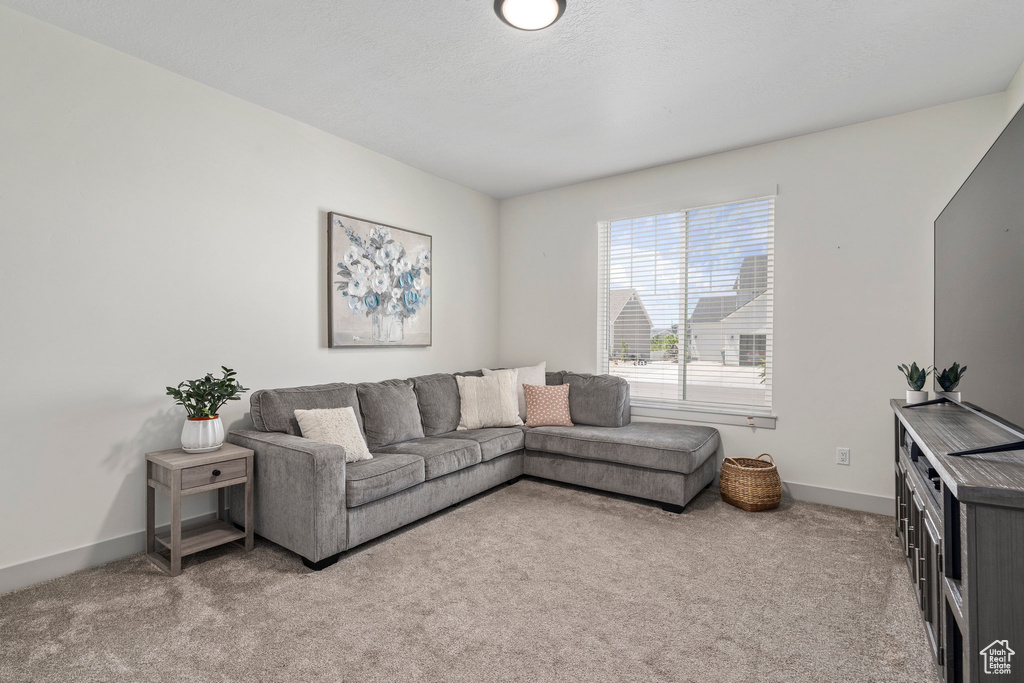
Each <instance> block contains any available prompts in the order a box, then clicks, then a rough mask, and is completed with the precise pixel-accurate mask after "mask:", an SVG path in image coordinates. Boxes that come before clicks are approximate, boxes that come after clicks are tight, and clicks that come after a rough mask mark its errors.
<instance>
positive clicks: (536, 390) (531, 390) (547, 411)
mask: <svg viewBox="0 0 1024 683" xmlns="http://www.w3.org/2000/svg"><path fill="white" fill-rule="evenodd" d="M523 391H524V392H525V393H526V426H527V427H572V426H573V425H572V420H571V419H569V385H568V384H556V385H553V386H537V385H533V384H524V385H523Z"/></svg>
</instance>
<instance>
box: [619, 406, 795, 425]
mask: <svg viewBox="0 0 1024 683" xmlns="http://www.w3.org/2000/svg"><path fill="white" fill-rule="evenodd" d="M630 412H631V414H632V415H633V417H643V418H651V419H656V420H661V421H666V422H710V423H713V424H723V425H739V426H741V427H760V428H761V429H775V422H776V421H777V419H778V418H777V417H776V416H775V415H770V414H753V415H748V414H743V413H736V412H721V411H714V410H697V409H695V408H666V407H665V406H654V405H650V404H647V405H645V404H642V403H631V404H630Z"/></svg>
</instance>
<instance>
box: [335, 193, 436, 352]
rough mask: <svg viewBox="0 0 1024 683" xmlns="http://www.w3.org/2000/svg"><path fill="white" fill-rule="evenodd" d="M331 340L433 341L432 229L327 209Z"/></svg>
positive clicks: (378, 342)
mask: <svg viewBox="0 0 1024 683" xmlns="http://www.w3.org/2000/svg"><path fill="white" fill-rule="evenodd" d="M327 220H328V228H327V251H328V254H329V258H330V262H329V264H328V265H329V268H328V277H329V281H328V296H327V311H328V313H327V326H328V329H329V330H330V332H329V335H330V336H329V339H328V346H330V347H331V348H339V347H348V346H430V342H431V338H430V337H431V311H430V303H431V302H430V272H431V262H430V235H424V234H422V233H419V232H413V231H412V230H405V229H403V228H396V227H394V226H392V225H384V224H383V223H377V222H374V221H368V220H365V219H362V218H355V217H353V216H346V215H345V214H341V213H334V212H331V213H328V214H327Z"/></svg>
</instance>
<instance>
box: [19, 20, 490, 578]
mask: <svg viewBox="0 0 1024 683" xmlns="http://www.w3.org/2000/svg"><path fill="white" fill-rule="evenodd" d="M341 96H343V94H341V93H339V97H341ZM497 210H498V208H497V202H496V201H495V200H493V199H491V198H489V197H486V196H484V195H482V194H479V193H477V192H473V191H470V190H467V189H465V188H462V187H459V186H457V185H454V184H452V183H450V182H447V181H444V180H441V179H438V178H436V177H434V176H431V175H428V174H426V173H423V172H421V171H418V170H415V169H413V168H410V167H408V166H405V165H403V164H400V163H398V162H396V161H394V160H392V159H389V158H387V157H384V156H381V155H379V154H376V153H374V152H371V151H368V150H366V149H364V148H361V147H358V146H356V145H354V144H351V143H348V142H346V141H344V140H339V139H337V138H335V137H332V136H330V135H328V134H326V133H323V132H321V131H318V130H315V129H313V128H310V127H308V126H306V125H303V124H300V123H297V122H295V121H292V120H290V119H287V118H285V117H283V116H280V115H278V114H274V113H271V112H269V111H267V110H264V109H261V108H259V107H256V106H254V105H252V104H249V103H247V102H244V101H241V100H238V99H235V98H233V97H230V96H228V95H225V94H223V93H221V92H218V91H215V90H213V89H210V88H207V87H205V86H203V85H200V84H198V83H196V82H193V81H190V80H187V79H185V78H182V77H180V76H177V75H174V74H171V73H169V72H167V71H163V70H161V69H159V68H156V67H154V66H152V65H150V64H147V63H145V62H142V61H139V60H137V59H134V58H132V57H128V56H126V55H124V54H121V53H119V52H116V51H114V50H111V49H108V48H106V47H102V46H100V45H97V44H95V43H92V42H89V41H87V40H85V39H83V38H80V37H77V36H75V35H72V34H70V33H67V32H64V31H62V30H59V29H56V28H54V27H52V26H48V25H46V24H43V23H40V22H38V21H36V20H33V19H30V18H28V17H26V16H24V15H22V14H19V13H16V12H13V11H11V10H8V9H5V8H2V7H0V320H2V326H0V351H2V354H3V356H2V362H0V385H2V387H3V391H2V392H0V439H2V442H0V444H2V445H0V449H2V450H0V529H2V531H0V534H2V538H0V573H2V568H3V567H7V566H10V565H15V564H19V563H23V562H25V561H27V560H30V559H33V558H38V557H41V556H47V555H51V554H54V553H59V552H61V551H66V550H69V549H72V548H76V547H79V546H85V545H89V544H93V543H96V542H97V541H104V540H107V539H111V538H116V537H120V536H123V535H126V534H132V533H134V532H138V531H139V530H141V529H142V528H143V524H144V519H145V517H144V514H145V506H144V501H145V494H144V485H143V454H144V453H145V452H146V451H152V450H157V449H162V448H173V447H175V446H176V445H177V443H178V435H179V434H180V430H181V424H182V420H183V417H184V413H183V411H182V409H180V408H177V407H175V406H173V404H172V401H171V399H170V398H168V397H166V396H164V395H163V394H164V389H163V388H164V387H165V386H166V385H168V384H176V383H177V382H178V381H180V380H183V379H187V378H192V377H197V376H200V375H202V374H203V373H205V372H207V371H210V370H215V369H217V368H218V367H219V366H220V365H221V364H224V365H228V366H229V367H233V368H235V369H236V370H237V371H238V373H239V378H240V379H241V381H242V382H243V383H244V384H245V385H246V386H249V387H255V388H259V387H275V386H291V385H297V384H304V383H319V382H326V381H361V380H376V379H382V378H386V377H407V376H410V375H414V374H418V373H424V372H432V371H454V370H458V369H465V368H478V367H481V366H488V365H493V364H494V363H495V362H496V360H497V327H498V323H497V315H498V293H497V287H498V283H497V270H498V263H497V239H498V229H497ZM327 211H341V212H344V213H348V214H353V215H356V216H363V217H367V218H371V219H376V220H380V221H382V222H387V223H390V224H393V225H397V226H400V227H408V228H410V229H413V230H417V231H421V232H426V233H429V234H431V235H433V249H434V260H435V264H436V266H435V267H436V274H435V275H434V278H433V283H432V284H433V292H434V304H433V306H434V339H433V347H432V348H425V349H379V350H346V349H339V350H328V349H327V348H326V343H325V342H326V338H327V333H326V330H325V325H326V303H325V297H326V286H327V285H326V280H327V270H326V268H327V266H326V258H327V257H326V254H325V248H326V237H325V235H326V213H325V212H327ZM247 408H248V396H246V397H245V399H244V400H243V401H241V402H238V403H233V404H229V407H228V408H225V410H224V411H223V415H224V417H225V418H226V422H227V423H228V424H232V423H237V422H238V421H239V420H241V419H242V417H243V414H244V413H246V412H247ZM198 498H200V500H193V501H191V502H192V503H193V504H192V505H189V506H187V507H186V509H185V514H186V516H191V515H197V514H200V513H203V512H207V511H209V510H212V509H213V505H212V496H208V497H207V496H199V497H198ZM162 513H163V508H161V514H162ZM0 583H2V582H0ZM0 591H2V587H0Z"/></svg>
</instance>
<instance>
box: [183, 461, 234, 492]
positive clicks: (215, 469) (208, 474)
mask: <svg viewBox="0 0 1024 683" xmlns="http://www.w3.org/2000/svg"><path fill="white" fill-rule="evenodd" d="M244 476H245V458H239V459H238V460H228V461H227V462H218V463H214V464H212V465H200V466H199V467H189V468H186V469H183V470H182V471H181V490H182V491H184V490H185V489H193V488H195V487H197V486H206V485H207V484H213V483H214V482H218V481H228V480H229V479H241V478H242V477H244Z"/></svg>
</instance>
